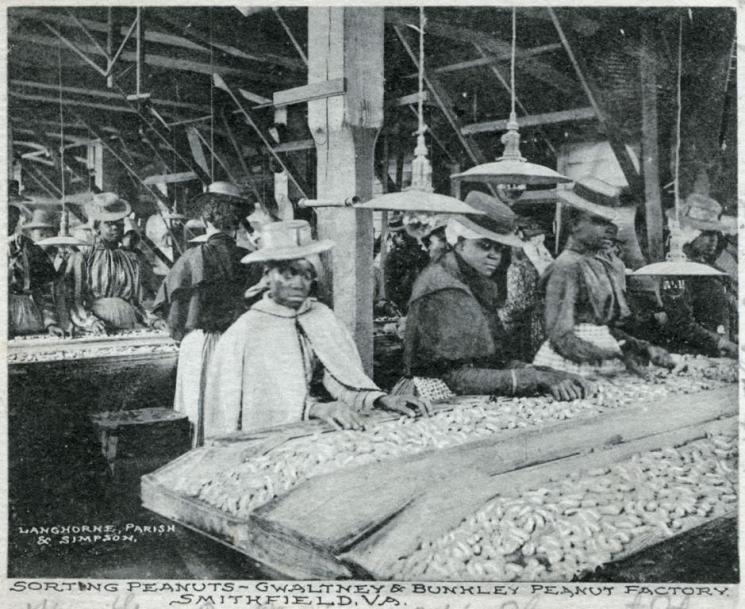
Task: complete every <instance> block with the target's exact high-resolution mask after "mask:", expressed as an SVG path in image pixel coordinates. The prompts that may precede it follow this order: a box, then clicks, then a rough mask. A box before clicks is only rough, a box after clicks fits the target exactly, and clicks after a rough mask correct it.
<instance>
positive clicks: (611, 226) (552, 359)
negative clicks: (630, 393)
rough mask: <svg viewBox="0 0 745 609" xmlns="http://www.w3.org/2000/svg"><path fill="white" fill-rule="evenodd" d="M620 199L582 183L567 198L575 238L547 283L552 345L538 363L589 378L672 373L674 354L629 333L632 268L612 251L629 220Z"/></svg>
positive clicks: (600, 186) (604, 187) (595, 183)
mask: <svg viewBox="0 0 745 609" xmlns="http://www.w3.org/2000/svg"><path fill="white" fill-rule="evenodd" d="M618 195H619V191H618V189H614V188H613V187H612V185H609V184H606V183H604V182H602V181H600V180H592V181H591V180H584V181H582V182H579V181H578V182H575V185H574V188H573V190H571V191H563V192H562V194H561V195H560V197H561V200H562V202H563V203H565V204H567V205H568V206H569V207H568V208H567V209H566V216H567V224H568V226H569V238H568V240H567V243H566V246H565V248H564V250H563V251H562V253H561V254H560V255H559V257H558V258H557V259H556V260H555V261H554V263H553V264H551V266H549V268H548V269H547V271H546V273H544V275H543V277H542V278H541V282H542V285H543V286H544V287H545V316H544V319H545V329H546V334H547V337H548V338H547V340H546V341H545V342H544V343H543V345H542V346H541V348H540V349H539V351H538V353H537V354H536V357H535V359H534V360H533V362H534V364H536V365H543V366H550V367H552V368H557V369H560V370H566V371H568V372H574V373H576V374H582V375H594V374H615V373H618V372H621V371H624V370H626V369H628V370H631V371H633V372H636V373H639V374H642V373H643V366H644V365H645V364H646V363H648V362H650V361H651V362H652V363H653V364H656V365H663V366H667V367H672V360H671V359H670V356H669V354H668V353H667V351H665V350H664V349H662V348H660V347H656V346H655V345H652V344H651V343H649V342H647V341H644V340H639V339H636V338H634V337H632V336H631V335H629V334H628V333H626V332H625V331H624V330H623V329H622V328H621V326H622V324H623V323H624V322H627V321H629V318H630V316H631V311H630V309H629V306H628V303H627V300H626V294H625V289H626V282H625V267H624V263H623V262H622V261H621V259H620V258H618V257H617V256H616V255H615V254H614V253H612V251H611V249H612V248H613V247H614V246H615V240H616V237H617V236H618V227H619V225H620V224H621V223H622V221H623V220H622V217H623V216H625V215H626V212H624V211H623V208H620V209H619V208H618V207H615V205H616V204H617V202H618ZM596 201H598V202H601V203H603V204H601V203H598V202H596Z"/></svg>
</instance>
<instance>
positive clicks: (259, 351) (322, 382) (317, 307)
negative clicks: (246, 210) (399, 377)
mask: <svg viewBox="0 0 745 609" xmlns="http://www.w3.org/2000/svg"><path fill="white" fill-rule="evenodd" d="M259 244H260V248H259V249H258V250H257V251H255V252H252V253H250V254H249V255H248V256H246V257H245V258H244V259H243V262H245V263H249V264H257V263H263V264H264V265H265V266H264V273H265V275H266V277H267V281H268V286H269V289H268V291H267V293H266V294H265V296H264V297H263V298H262V299H261V300H260V301H259V302H257V303H256V304H254V305H253V306H252V307H251V308H250V309H249V310H248V311H247V312H246V313H244V314H243V315H242V316H241V317H240V318H239V319H238V321H236V322H235V323H234V324H233V325H232V326H231V327H230V328H229V329H228V330H227V331H226V332H225V334H223V335H222V337H221V338H220V340H219V342H218V344H217V347H216V348H215V352H214V355H213V357H212V362H211V364H210V370H209V374H208V375H207V389H206V396H205V417H206V423H205V435H206V436H214V435H219V434H224V433H228V432H232V431H235V430H244V431H247V430H253V429H258V428H263V427H273V426H276V425H282V424H286V423H294V422H299V421H301V420H305V419H309V418H315V419H322V420H324V421H327V422H328V423H330V424H331V425H333V426H334V427H336V428H350V429H358V428H361V427H362V426H363V423H362V420H361V418H360V414H362V413H366V412H369V411H370V410H371V409H373V408H376V409H383V410H390V411H393V412H397V413H399V414H405V415H409V416H414V415H415V414H416V413H417V412H419V413H423V412H426V409H427V407H426V405H425V404H424V403H423V402H421V401H420V400H418V399H416V398H414V397H411V396H390V395H386V394H385V393H383V392H382V391H380V389H379V388H378V387H377V386H376V385H375V383H374V382H373V381H372V380H371V379H370V378H369V377H368V376H367V375H366V374H365V373H364V371H363V369H362V362H361V360H360V356H359V353H358V352H357V348H356V346H355V344H354V341H353V340H352V337H351V336H350V334H349V331H348V330H347V329H346V327H345V326H344V324H343V323H342V322H341V321H340V320H339V318H337V317H336V315H334V312H333V311H332V310H331V309H329V308H328V307H326V306H325V305H323V304H321V303H320V302H318V301H317V300H315V299H314V298H309V294H310V293H311V289H312V286H313V282H314V280H315V278H316V276H317V271H316V269H315V266H314V264H313V263H312V262H310V260H309V256H313V255H317V254H319V253H321V252H324V251H328V250H330V249H331V248H332V247H333V243H332V242H331V241H328V240H324V241H314V240H312V239H311V233H310V225H309V224H308V223H307V222H306V221H304V220H289V221H285V222H275V223H270V224H266V225H264V226H263V227H262V231H261V235H260V237H259Z"/></svg>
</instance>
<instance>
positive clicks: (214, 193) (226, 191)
mask: <svg viewBox="0 0 745 609" xmlns="http://www.w3.org/2000/svg"><path fill="white" fill-rule="evenodd" d="M213 197H219V198H221V199H228V200H230V201H233V202H235V203H240V204H244V205H246V204H248V203H250V201H249V200H248V199H247V198H246V197H245V196H243V193H242V192H241V189H240V188H238V186H236V185H235V184H233V183H232V182H212V184H210V185H209V186H208V187H207V190H205V191H204V192H202V193H199V194H198V195H197V196H195V197H193V198H192V199H191V201H190V204H192V205H199V206H201V205H203V204H204V203H205V202H206V201H208V200H209V199H211V198H213Z"/></svg>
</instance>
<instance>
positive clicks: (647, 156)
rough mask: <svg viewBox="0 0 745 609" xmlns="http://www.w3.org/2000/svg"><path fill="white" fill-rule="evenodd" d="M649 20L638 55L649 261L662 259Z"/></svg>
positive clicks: (654, 62) (654, 76)
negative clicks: (639, 54) (639, 55)
mask: <svg viewBox="0 0 745 609" xmlns="http://www.w3.org/2000/svg"><path fill="white" fill-rule="evenodd" d="M655 34H656V32H655V31H654V30H653V26H652V24H651V23H648V22H644V24H643V25H642V52H641V57H640V61H639V64H640V68H641V83H642V172H643V174H644V194H645V206H646V223H647V248H648V252H649V258H650V262H653V261H656V260H663V259H664V249H663V245H662V225H663V218H662V194H661V192H660V167H659V151H658V141H657V139H658V131H657V74H656V65H657V57H656V53H655V50H654V36H655Z"/></svg>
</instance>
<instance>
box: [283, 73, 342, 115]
mask: <svg viewBox="0 0 745 609" xmlns="http://www.w3.org/2000/svg"><path fill="white" fill-rule="evenodd" d="M346 90H347V84H346V79H344V78H334V79H332V80H326V81H320V82H312V83H310V84H307V85H302V86H300V87H294V88H292V89H286V90H285V91H276V92H275V93H274V95H273V96H272V101H273V104H274V107H275V108H277V107H281V106H289V105H291V104H303V103H305V102H308V101H310V100H312V99H324V98H326V97H335V96H337V95H344V93H346Z"/></svg>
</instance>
